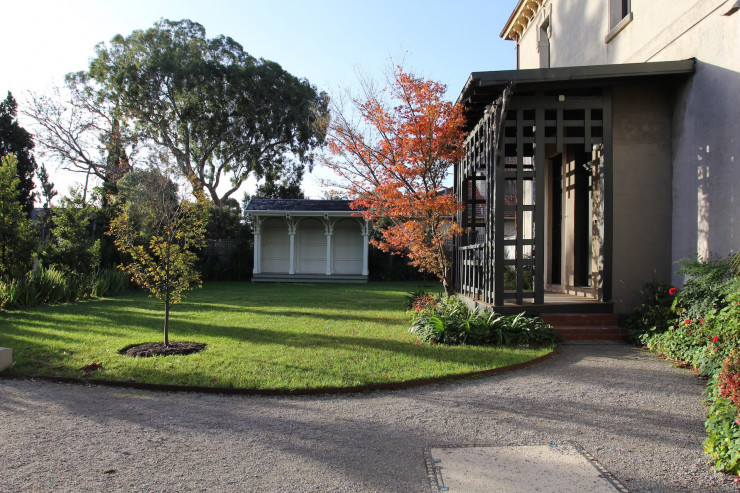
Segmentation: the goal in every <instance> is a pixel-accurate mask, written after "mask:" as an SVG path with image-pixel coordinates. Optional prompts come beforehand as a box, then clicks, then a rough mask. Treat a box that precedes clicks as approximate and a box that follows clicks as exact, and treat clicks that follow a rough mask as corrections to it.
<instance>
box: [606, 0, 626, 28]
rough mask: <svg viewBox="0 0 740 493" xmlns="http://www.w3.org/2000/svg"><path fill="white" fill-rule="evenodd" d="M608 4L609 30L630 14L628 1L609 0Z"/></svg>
mask: <svg viewBox="0 0 740 493" xmlns="http://www.w3.org/2000/svg"><path fill="white" fill-rule="evenodd" d="M609 4H610V5H609V28H610V29H614V28H615V27H617V24H619V23H620V22H621V21H622V19H624V18H625V17H627V16H628V15H629V14H630V0H610V1H609Z"/></svg>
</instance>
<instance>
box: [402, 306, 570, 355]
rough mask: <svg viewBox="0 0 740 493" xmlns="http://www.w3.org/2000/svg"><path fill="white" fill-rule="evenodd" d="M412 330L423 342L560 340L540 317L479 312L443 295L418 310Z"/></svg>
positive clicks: (503, 343)
mask: <svg viewBox="0 0 740 493" xmlns="http://www.w3.org/2000/svg"><path fill="white" fill-rule="evenodd" d="M417 299H418V300H421V299H423V298H417ZM409 332H411V333H413V334H415V335H416V337H418V338H419V340H420V341H422V342H428V343H440V344H450V345H458V344H468V345H495V346H515V345H522V344H543V345H544V344H552V343H554V342H556V341H557V339H558V334H557V332H556V331H555V329H553V328H552V327H551V326H549V325H547V324H546V323H544V322H543V321H542V319H541V318H539V317H534V318H528V317H525V316H524V314H519V315H500V314H497V313H495V312H490V313H486V312H484V313H480V312H478V311H476V310H470V309H469V308H468V307H467V305H466V304H465V302H464V301H462V300H461V299H460V298H458V297H457V296H445V297H442V298H441V299H439V301H438V302H437V303H436V304H431V303H430V304H428V305H427V306H426V307H425V308H424V309H421V310H419V311H415V312H414V313H413V315H412V324H411V328H410V329H409Z"/></svg>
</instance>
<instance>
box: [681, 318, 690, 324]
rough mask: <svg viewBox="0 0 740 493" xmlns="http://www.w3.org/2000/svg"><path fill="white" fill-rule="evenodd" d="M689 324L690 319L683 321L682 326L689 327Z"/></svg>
mask: <svg viewBox="0 0 740 493" xmlns="http://www.w3.org/2000/svg"><path fill="white" fill-rule="evenodd" d="M690 323H691V319H690V318H687V319H686V320H684V321H683V324H684V325H689V324H690Z"/></svg>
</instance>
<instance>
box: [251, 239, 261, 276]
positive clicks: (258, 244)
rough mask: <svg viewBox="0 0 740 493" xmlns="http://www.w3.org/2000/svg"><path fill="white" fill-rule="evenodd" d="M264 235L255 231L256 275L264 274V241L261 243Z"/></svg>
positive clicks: (254, 270) (254, 271)
mask: <svg viewBox="0 0 740 493" xmlns="http://www.w3.org/2000/svg"><path fill="white" fill-rule="evenodd" d="M261 237H262V235H261V234H259V233H258V232H256V231H255V233H254V269H253V270H252V272H253V273H254V274H259V273H260V272H262V270H261V265H260V259H261V258H262V251H261V250H262V241H261Z"/></svg>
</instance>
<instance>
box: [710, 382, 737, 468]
mask: <svg viewBox="0 0 740 493" xmlns="http://www.w3.org/2000/svg"><path fill="white" fill-rule="evenodd" d="M706 392H707V395H708V397H707V399H706V400H705V401H704V403H705V404H707V406H708V410H707V419H706V421H704V428H705V429H706V432H707V438H706V440H704V451H705V452H706V453H707V454H709V455H710V456H711V457H712V461H713V462H714V468H715V469H717V470H718V471H725V472H729V473H733V474H740V424H739V423H738V416H737V406H736V405H735V404H734V403H733V402H732V400H731V399H729V398H727V397H723V396H722V391H721V389H720V385H719V380H718V378H717V377H715V378H712V379H711V380H710V382H709V385H708V387H707V391H706Z"/></svg>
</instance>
